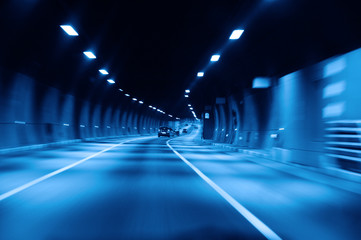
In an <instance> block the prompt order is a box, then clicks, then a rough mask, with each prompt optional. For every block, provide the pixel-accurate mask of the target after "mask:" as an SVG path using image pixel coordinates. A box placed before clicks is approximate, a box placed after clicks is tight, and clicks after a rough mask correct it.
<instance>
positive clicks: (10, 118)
mask: <svg viewBox="0 0 361 240" xmlns="http://www.w3.org/2000/svg"><path fill="white" fill-rule="evenodd" d="M0 112H1V114H0V136H1V138H0V149H6V148H13V147H19V146H28V145H35V144H44V143H51V142H61V141H68V140H74V139H86V138H96V137H108V136H119V135H134V134H154V133H155V132H156V130H157V128H158V127H159V124H160V123H161V121H164V120H162V119H161V118H160V117H157V114H156V113H154V111H151V110H149V109H148V108H147V107H146V106H143V105H141V104H138V103H134V102H132V101H131V100H129V103H121V104H119V103H111V102H109V101H108V102H107V101H105V100H104V99H102V98H99V97H98V98H91V97H90V98H89V99H88V100H84V99H80V98H77V97H75V96H74V95H71V94H68V93H64V92H62V91H60V90H59V89H57V88H54V87H49V86H46V85H43V84H41V83H39V82H37V81H35V80H34V79H32V78H31V77H28V76H27V75H25V74H21V73H11V72H9V71H6V70H4V69H1V70H0Z"/></svg>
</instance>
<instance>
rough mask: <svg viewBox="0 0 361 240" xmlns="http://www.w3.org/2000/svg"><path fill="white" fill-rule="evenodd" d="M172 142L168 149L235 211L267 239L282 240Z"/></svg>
mask: <svg viewBox="0 0 361 240" xmlns="http://www.w3.org/2000/svg"><path fill="white" fill-rule="evenodd" d="M170 141H171V140H168V141H167V145H168V147H169V148H170V149H171V150H172V151H173V152H174V153H175V154H176V155H177V156H178V157H179V158H180V159H182V160H183V162H185V163H186V164H187V165H188V166H189V167H190V168H192V169H193V171H195V172H196V173H197V174H198V176H200V177H201V178H202V179H203V180H204V181H205V182H206V183H208V185H209V186H211V187H212V188H213V189H214V190H215V191H216V192H217V193H218V194H219V195H221V196H222V197H223V198H224V199H225V200H226V201H227V202H228V203H229V204H230V205H231V206H232V207H233V208H234V209H236V210H237V211H238V212H239V213H240V214H241V215H242V216H243V217H244V218H245V219H247V220H248V222H249V223H251V224H252V225H253V226H254V227H255V228H256V229H257V230H258V231H259V232H260V233H262V234H263V236H265V237H266V238H267V239H270V240H281V237H279V236H278V235H277V234H276V233H275V232H274V231H272V230H271V229H270V228H269V227H268V226H267V225H266V224H264V223H263V222H262V221H261V220H259V219H258V218H257V217H256V216H255V215H253V214H252V213H251V212H250V211H248V210H247V209H246V208H245V207H244V206H243V205H242V204H240V203H239V202H237V200H235V199H234V198H233V197H232V196H231V195H229V194H228V193H227V192H226V191H224V190H223V189H222V188H221V187H219V186H218V185H217V184H215V183H214V182H213V181H212V180H211V179H210V178H208V177H207V176H206V175H205V174H204V173H202V172H201V171H200V170H199V169H198V168H197V167H195V166H194V165H193V164H192V163H190V162H189V161H188V160H187V159H186V158H185V157H183V156H182V155H181V154H180V153H179V152H177V151H176V150H174V148H173V147H172V146H171V145H170V144H169V142H170Z"/></svg>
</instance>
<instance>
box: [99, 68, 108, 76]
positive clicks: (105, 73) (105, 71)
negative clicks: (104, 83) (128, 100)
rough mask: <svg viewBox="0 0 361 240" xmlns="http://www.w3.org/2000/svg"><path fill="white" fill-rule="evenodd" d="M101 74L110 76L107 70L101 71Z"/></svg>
mask: <svg viewBox="0 0 361 240" xmlns="http://www.w3.org/2000/svg"><path fill="white" fill-rule="evenodd" d="M99 72H100V73H101V74H103V75H108V74H109V73H108V71H107V70H105V69H99Z"/></svg>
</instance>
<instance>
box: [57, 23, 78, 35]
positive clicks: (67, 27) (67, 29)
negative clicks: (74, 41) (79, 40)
mask: <svg viewBox="0 0 361 240" xmlns="http://www.w3.org/2000/svg"><path fill="white" fill-rule="evenodd" d="M60 27H61V28H62V29H63V30H64V31H65V32H66V33H67V34H68V35H69V36H78V35H79V34H78V33H77V32H76V31H75V30H74V28H73V27H72V26H70V25H60Z"/></svg>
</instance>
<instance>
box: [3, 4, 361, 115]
mask: <svg viewBox="0 0 361 240" xmlns="http://www.w3.org/2000/svg"><path fill="white" fill-rule="evenodd" d="M360 9H361V2H360V1H356V0H354V1H349V0H342V1H341V0H339V1H336V0H328V1H326V0H318V1H314V0H294V1H285V0H263V1H254V0H240V1H237V0H223V1H210V0H208V1H162V2H160V1H119V0H114V1H104V0H103V1H88V0H83V1H73V0H57V1H55V0H54V1H40V0H32V1H30V0H22V1H20V0H12V1H2V3H1V9H0V19H1V22H0V24H1V25H0V27H1V33H2V34H1V56H0V58H1V67H3V68H8V69H11V70H14V71H16V72H22V73H25V74H28V75H31V76H33V77H34V78H36V79H38V80H39V81H41V82H43V83H44V84H47V85H51V86H55V87H57V88H60V89H62V90H63V91H65V92H67V93H72V94H75V95H80V96H81V97H84V98H87V97H89V92H94V88H109V89H108V90H107V91H105V92H106V93H107V94H108V95H110V97H111V96H113V95H114V100H117V99H119V95H121V94H123V93H121V92H120V91H119V90H118V88H121V89H124V91H125V92H127V93H129V94H130V95H131V96H133V97H137V98H138V99H141V100H143V101H144V102H145V104H147V105H153V106H157V107H158V108H161V109H162V110H164V111H165V112H167V113H170V114H174V115H178V116H179V117H191V116H192V115H191V113H190V111H189V110H188V108H187V104H188V103H191V104H193V105H194V106H195V110H196V112H197V114H200V112H201V111H202V110H203V108H204V106H205V105H208V104H211V103H213V102H214V98H215V97H222V96H226V95H228V94H231V93H234V92H237V91H241V90H242V89H243V88H247V87H249V86H250V83H251V81H252V79H253V78H254V77H256V76H272V77H277V76H282V75H283V74H286V73H289V72H292V71H294V70H296V69H299V68H301V67H304V66H307V65H309V64H312V63H315V62H317V61H320V60H322V59H325V58H327V57H330V56H334V55H337V54H341V53H344V52H347V51H350V50H353V49H355V48H359V47H360V46H361V31H360V29H361V14H359V13H360ZM61 24H71V25H72V26H73V27H74V28H75V29H76V30H77V31H78V33H79V36H78V37H69V36H67V35H66V34H65V33H64V32H63V31H62V30H61V28H60V27H59V25H61ZM237 28H241V29H244V30H245V32H244V34H243V35H242V37H241V38H240V39H239V40H236V41H230V40H228V38H229V36H230V34H231V32H232V31H233V30H234V29H237ZM88 49H89V50H92V51H94V53H95V54H96V55H97V59H95V60H88V59H86V58H85V57H84V55H83V54H82V52H83V51H86V50H88ZM214 53H220V54H221V58H220V60H219V61H218V62H216V63H212V64H210V63H209V59H210V57H211V55H212V54H214ZM100 68H106V69H107V70H108V71H109V72H110V75H109V76H110V77H111V78H113V79H114V80H115V81H116V84H114V85H111V86H110V85H109V84H107V82H106V77H104V76H101V75H100V74H99V72H98V69H100ZM198 71H205V76H204V77H203V78H197V77H196V74H197V72H198ZM9 81H11V79H10V78H9ZM187 88H190V89H191V94H190V98H189V99H185V98H184V90H185V89H187ZM108 97H109V96H108ZM123 97H124V96H123Z"/></svg>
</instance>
